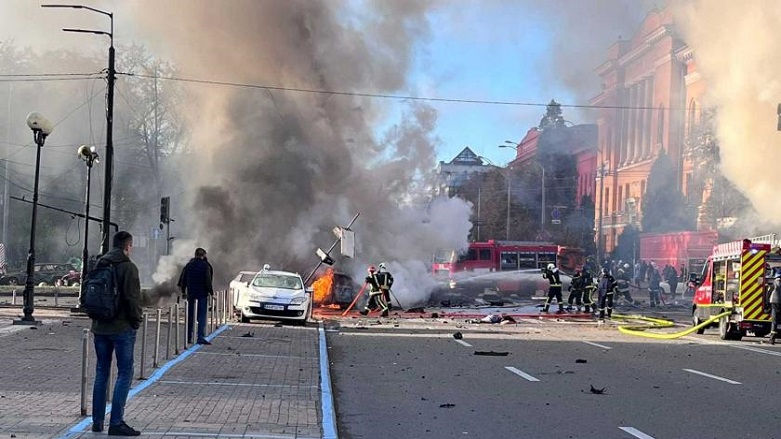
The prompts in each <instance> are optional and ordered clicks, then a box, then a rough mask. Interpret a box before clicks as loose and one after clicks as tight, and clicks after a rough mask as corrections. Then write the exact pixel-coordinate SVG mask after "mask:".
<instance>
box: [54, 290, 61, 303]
mask: <svg viewBox="0 0 781 439" xmlns="http://www.w3.org/2000/svg"><path fill="white" fill-rule="evenodd" d="M59 305H60V289H59V288H57V287H54V307H55V308H56V307H58V306H59Z"/></svg>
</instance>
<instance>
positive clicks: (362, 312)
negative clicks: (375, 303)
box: [358, 309, 369, 316]
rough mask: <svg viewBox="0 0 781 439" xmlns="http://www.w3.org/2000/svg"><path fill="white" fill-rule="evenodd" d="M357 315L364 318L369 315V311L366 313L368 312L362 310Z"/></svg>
mask: <svg viewBox="0 0 781 439" xmlns="http://www.w3.org/2000/svg"><path fill="white" fill-rule="evenodd" d="M358 314H360V315H362V316H365V315H367V314H369V311H368V310H365V309H363V310H361V311H360V312H358Z"/></svg>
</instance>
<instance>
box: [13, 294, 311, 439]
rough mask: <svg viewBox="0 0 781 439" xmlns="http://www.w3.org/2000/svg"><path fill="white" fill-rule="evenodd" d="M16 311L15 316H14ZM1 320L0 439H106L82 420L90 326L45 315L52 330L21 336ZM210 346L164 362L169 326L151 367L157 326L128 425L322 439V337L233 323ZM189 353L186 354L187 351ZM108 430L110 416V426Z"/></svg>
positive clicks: (306, 330) (184, 433) (148, 430)
mask: <svg viewBox="0 0 781 439" xmlns="http://www.w3.org/2000/svg"><path fill="white" fill-rule="evenodd" d="M9 311H10V312H9ZM13 312H16V313H17V314H18V313H19V310H8V309H5V310H2V314H0V438H3V437H5V438H18V439H27V438H62V439H70V438H78V437H85V438H90V437H101V436H105V433H92V432H90V426H91V424H90V423H89V416H86V417H85V416H81V415H80V407H81V392H80V389H81V358H82V337H83V330H84V328H88V327H89V323H90V322H89V320H88V319H86V318H83V317H72V316H69V315H67V314H64V313H62V312H54V311H52V312H49V313H48V314H47V312H45V311H38V310H36V314H35V316H36V318H38V319H40V320H42V322H43V324H42V325H39V326H37V327H36V328H37V329H32V328H31V327H26V326H12V325H11V321H12V316H13V315H14V314H13ZM212 337H213V339H212V342H213V344H212V345H211V346H199V345H196V346H194V347H190V348H189V349H187V350H186V351H182V352H181V353H180V355H178V356H175V355H174V353H173V351H171V355H170V357H171V358H170V360H168V361H166V360H165V359H164V358H165V350H166V349H165V343H166V340H167V323H166V322H165V321H164V322H163V324H162V325H161V334H160V340H161V345H162V346H161V348H160V364H159V367H158V368H153V367H152V359H153V355H154V343H155V324H154V322H150V324H149V327H148V331H147V336H146V346H147V348H146V353H145V358H146V370H145V374H144V375H145V377H146V378H147V379H144V380H139V379H138V377H139V375H140V367H141V364H140V363H141V361H140V356H141V333H140V331H139V334H138V340H137V342H136V364H135V370H136V371H135V374H134V376H135V377H136V379H134V381H133V388H132V389H131V397H130V399H129V400H128V404H127V406H126V409H125V420H126V421H127V423H128V424H130V425H131V426H133V427H135V428H137V429H139V430H141V431H142V437H149V438H152V437H155V438H157V437H159V438H171V437H177V438H185V437H193V438H209V437H211V438H218V437H219V438H239V437H247V438H266V439H276V438H278V439H287V438H321V437H322V435H323V432H322V427H321V425H322V412H321V394H320V369H319V361H320V360H319V339H318V337H319V334H318V329H317V327H315V326H314V325H311V326H307V327H296V326H288V325H285V326H279V327H278V326H274V324H273V323H253V324H238V323H235V324H234V323H231V324H230V325H227V326H225V327H224V328H218V329H217V330H216V331H215V333H214V334H213V335H212ZM180 350H181V348H180ZM88 352H89V365H88V368H87V371H88V378H87V411H88V412H90V411H91V399H92V381H93V377H94V368H95V358H94V355H95V354H94V347H93V344H92V339H91V338H90V340H89V344H88ZM106 420H108V416H107V417H106Z"/></svg>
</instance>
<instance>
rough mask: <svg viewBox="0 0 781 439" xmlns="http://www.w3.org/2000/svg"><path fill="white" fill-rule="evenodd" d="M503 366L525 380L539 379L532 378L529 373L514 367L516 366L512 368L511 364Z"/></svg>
mask: <svg viewBox="0 0 781 439" xmlns="http://www.w3.org/2000/svg"><path fill="white" fill-rule="evenodd" d="M504 368H505V369H507V370H509V371H510V372H512V373H514V374H516V375H518V376H519V377H521V378H524V379H526V380H529V381H539V380H538V379H537V378H534V377H533V376H531V375H529V374H528V373H526V372H524V371H522V370H518V369H516V368H514V367H512V366H505V367H504Z"/></svg>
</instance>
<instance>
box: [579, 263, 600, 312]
mask: <svg viewBox="0 0 781 439" xmlns="http://www.w3.org/2000/svg"><path fill="white" fill-rule="evenodd" d="M580 278H581V283H582V284H583V305H584V307H585V309H584V311H585V312H587V313H593V312H596V310H597V308H596V307H595V306H594V299H593V298H592V295H593V293H594V290H595V289H596V288H597V287H596V285H594V279H593V276H592V274H591V272H590V271H589V269H588V268H586V267H583V271H582V272H581V273H580Z"/></svg>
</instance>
